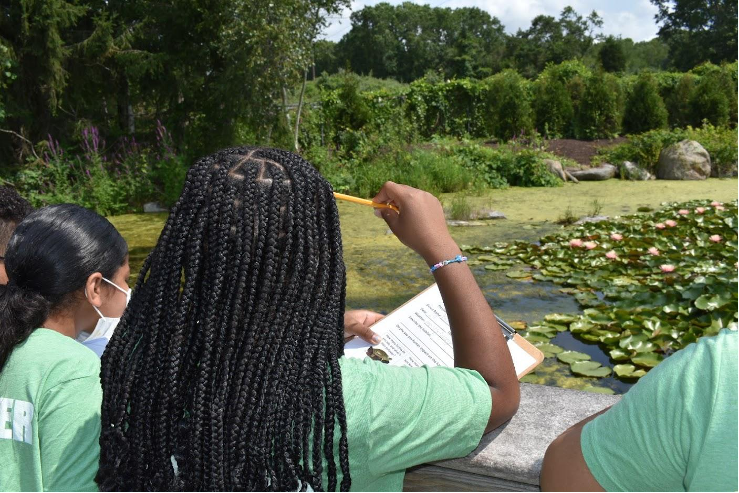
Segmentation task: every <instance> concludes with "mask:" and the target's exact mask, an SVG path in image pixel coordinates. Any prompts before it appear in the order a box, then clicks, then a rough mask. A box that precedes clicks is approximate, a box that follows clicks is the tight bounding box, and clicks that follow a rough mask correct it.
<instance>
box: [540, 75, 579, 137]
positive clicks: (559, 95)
mask: <svg viewBox="0 0 739 493" xmlns="http://www.w3.org/2000/svg"><path fill="white" fill-rule="evenodd" d="M534 94H535V96H534V115H535V122H536V130H538V131H539V132H541V133H542V134H543V135H544V136H545V137H546V138H549V139H554V138H558V137H564V136H569V135H570V133H571V128H572V120H573V117H574V110H573V108H572V101H571V100H570V93H569V91H568V90H567V87H566V86H565V85H564V83H563V82H561V81H559V80H557V79H542V78H540V79H539V80H537V81H536V84H535V92H534Z"/></svg>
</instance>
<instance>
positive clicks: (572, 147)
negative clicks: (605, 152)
mask: <svg viewBox="0 0 739 493" xmlns="http://www.w3.org/2000/svg"><path fill="white" fill-rule="evenodd" d="M626 141H627V139H626V137H616V138H615V139H600V140H589V141H586V140H574V139H554V140H548V141H547V142H546V150H547V151H549V152H551V153H552V154H556V155H557V156H562V157H566V158H569V159H572V160H574V161H577V162H578V163H579V164H580V165H583V166H590V163H591V161H592V159H593V157H594V156H595V154H596V152H597V151H598V149H600V148H601V147H610V146H614V145H617V144H621V143H623V142H626Z"/></svg>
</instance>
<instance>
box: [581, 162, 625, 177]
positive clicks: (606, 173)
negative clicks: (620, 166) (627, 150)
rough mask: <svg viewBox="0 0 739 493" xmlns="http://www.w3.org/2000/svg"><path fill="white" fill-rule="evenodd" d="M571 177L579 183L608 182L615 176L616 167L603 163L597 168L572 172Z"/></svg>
mask: <svg viewBox="0 0 739 493" xmlns="http://www.w3.org/2000/svg"><path fill="white" fill-rule="evenodd" d="M572 176H574V177H575V178H577V179H578V180H580V181H603V180H610V179H611V178H613V177H614V176H616V167H615V166H614V165H612V164H608V163H603V164H602V165H600V166H599V167H598V168H590V169H581V170H579V171H573V172H572Z"/></svg>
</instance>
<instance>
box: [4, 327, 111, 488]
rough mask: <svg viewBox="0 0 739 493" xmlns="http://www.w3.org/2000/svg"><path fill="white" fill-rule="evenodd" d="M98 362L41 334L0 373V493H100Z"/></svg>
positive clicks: (53, 335)
mask: <svg viewBox="0 0 739 493" xmlns="http://www.w3.org/2000/svg"><path fill="white" fill-rule="evenodd" d="M101 401H102V391H101V388H100V360H99V359H98V357H97V356H95V353H93V352H92V351H90V350H89V349H87V348H86V347H84V346H83V345H81V344H79V343H78V342H76V341H74V340H73V339H71V338H70V337H66V336H63V335H62V334H60V333H58V332H55V331H53V330H49V329H36V330H35V331H33V333H32V334H31V335H30V336H29V337H28V339H26V341H25V342H24V343H22V344H20V345H18V346H17V347H16V348H15V349H14V350H13V352H12V353H11V355H10V358H8V361H7V362H6V364H5V367H4V368H3V369H2V371H0V490H1V491H29V490H30V491H49V490H57V491H58V490H62V491H97V485H96V484H95V481H94V478H95V474H96V473H97V470H98V460H99V456H100V445H99V439H100V404H101Z"/></svg>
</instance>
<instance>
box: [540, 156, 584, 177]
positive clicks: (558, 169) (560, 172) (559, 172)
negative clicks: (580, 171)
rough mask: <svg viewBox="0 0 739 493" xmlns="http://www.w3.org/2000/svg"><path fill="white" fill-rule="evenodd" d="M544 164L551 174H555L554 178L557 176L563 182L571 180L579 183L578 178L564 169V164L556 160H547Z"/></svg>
mask: <svg viewBox="0 0 739 493" xmlns="http://www.w3.org/2000/svg"><path fill="white" fill-rule="evenodd" d="M544 164H545V165H546V167H547V169H548V170H549V172H550V173H551V174H553V175H554V176H556V177H557V178H559V179H560V180H562V181H568V180H569V181H571V182H573V183H577V178H575V177H574V176H572V174H571V173H570V172H569V171H567V170H565V169H564V168H563V167H562V163H560V162H559V161H555V160H554V159H545V160H544Z"/></svg>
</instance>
